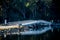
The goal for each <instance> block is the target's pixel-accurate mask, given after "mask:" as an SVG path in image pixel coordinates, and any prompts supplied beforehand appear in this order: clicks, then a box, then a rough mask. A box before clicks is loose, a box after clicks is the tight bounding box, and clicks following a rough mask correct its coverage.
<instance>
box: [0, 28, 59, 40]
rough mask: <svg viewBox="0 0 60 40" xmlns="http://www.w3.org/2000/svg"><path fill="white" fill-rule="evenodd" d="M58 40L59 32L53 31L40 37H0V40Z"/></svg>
mask: <svg viewBox="0 0 60 40" xmlns="http://www.w3.org/2000/svg"><path fill="white" fill-rule="evenodd" d="M55 39H57V40H60V31H58V30H56V29H54V31H53V32H51V31H48V32H46V33H44V34H41V35H29V36H28V35H25V36H24V35H23V36H22V35H7V37H6V38H4V37H3V36H2V37H0V40H55Z"/></svg>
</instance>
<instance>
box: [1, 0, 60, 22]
mask: <svg viewBox="0 0 60 40" xmlns="http://www.w3.org/2000/svg"><path fill="white" fill-rule="evenodd" d="M0 2H1V3H0V6H2V7H0V8H2V10H0V15H1V12H2V16H0V22H3V20H4V19H7V20H8V21H19V20H30V19H33V20H34V19H43V20H48V21H50V20H57V19H60V18H59V15H58V13H56V9H57V8H56V1H54V0H52V1H50V2H48V1H47V2H46V1H41V0H31V1H30V0H1V1H0ZM57 12H58V11H57Z"/></svg>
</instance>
